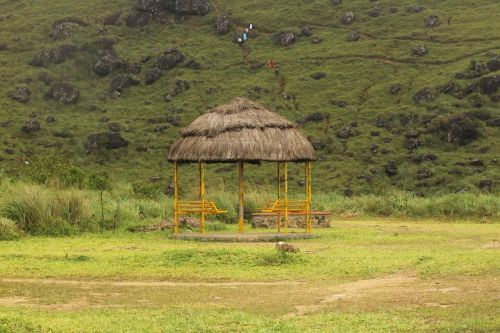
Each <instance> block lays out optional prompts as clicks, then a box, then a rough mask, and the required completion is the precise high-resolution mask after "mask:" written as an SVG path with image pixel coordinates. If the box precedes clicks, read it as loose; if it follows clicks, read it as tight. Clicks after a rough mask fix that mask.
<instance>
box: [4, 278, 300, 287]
mask: <svg viewBox="0 0 500 333" xmlns="http://www.w3.org/2000/svg"><path fill="white" fill-rule="evenodd" d="M0 283H23V284H28V283H29V284H55V285H76V286H115V287H239V286H283V285H300V284H305V282H300V281H277V282H181V281H179V282H177V281H85V280H61V279H10V278H4V279H0Z"/></svg>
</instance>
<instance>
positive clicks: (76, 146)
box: [0, 0, 500, 193]
mask: <svg viewBox="0 0 500 333" xmlns="http://www.w3.org/2000/svg"><path fill="white" fill-rule="evenodd" d="M143 2H145V3H147V1H143ZM153 2H154V1H153ZM334 2H335V1H334ZM418 3H419V4H420V5H421V6H422V7H423V8H422V10H421V11H420V12H418V10H416V8H415V7H412V8H410V9H409V7H410V6H411V5H413V4H415V2H414V1H406V0H404V1H395V0H394V1H366V0H344V1H341V4H340V5H335V4H333V2H332V1H330V0H296V1H270V0H252V1H248V0H232V1H222V0H212V1H211V8H210V12H209V13H208V14H207V15H205V16H196V15H193V16H190V15H185V16H184V17H181V16H180V15H177V16H176V15H174V13H173V8H172V7H173V5H172V1H165V3H164V2H161V4H162V7H161V10H160V11H157V12H155V13H154V15H151V14H149V13H145V12H140V11H136V10H134V9H133V8H134V5H135V4H136V1H134V0H110V1H97V0H86V1H76V0H67V1H54V0H44V1H28V0H15V1H14V0H0V78H1V80H0V137H1V141H0V167H1V168H2V169H4V170H6V172H7V173H9V174H14V175H23V174H26V173H28V172H29V171H30V169H33V167H34V166H35V167H37V166H38V165H39V164H40V163H41V162H40V158H41V157H44V158H45V160H46V159H47V158H50V156H65V157H67V158H68V159H69V160H70V161H71V163H73V164H75V165H77V166H78V167H79V168H82V169H83V170H95V169H106V170H108V171H109V172H111V173H112V174H113V177H114V178H115V179H117V180H123V181H133V182H143V183H146V182H149V181H150V178H151V177H153V178H154V179H160V180H161V179H162V178H161V177H164V180H163V183H164V184H166V185H167V184H168V182H169V180H170V166H169V164H168V163H167V162H166V160H165V156H166V153H167V152H168V149H169V147H170V145H171V144H172V142H173V141H174V140H175V138H176V137H177V134H178V132H179V130H180V128H182V127H183V126H185V125H187V124H189V123H190V122H191V121H192V120H193V119H194V118H196V117H197V116H198V115H200V114H201V113H203V112H205V111H206V110H208V109H209V108H210V107H213V106H215V105H217V104H221V103H224V102H226V101H228V100H229V99H231V98H232V97H234V96H247V97H249V98H251V99H253V100H255V101H257V102H260V103H263V104H265V105H268V106H270V107H272V108H273V109H274V110H276V111H277V112H279V113H280V114H282V115H284V116H286V117H287V118H288V119H291V120H293V121H297V122H299V123H301V124H302V126H303V129H304V131H305V132H306V133H307V135H308V136H309V137H310V140H311V141H312V142H313V143H314V145H315V147H316V149H317V154H318V157H319V159H320V161H319V162H318V163H316V164H315V167H314V184H313V185H314V186H315V187H316V188H317V189H322V190H325V191H343V190H344V189H351V190H352V191H354V193H366V192H373V193H378V192H384V191H388V190H392V189H398V190H405V191H412V192H415V193H430V192H454V191H459V190H464V189H469V190H478V189H482V190H484V191H497V189H495V185H496V184H495V182H496V183H498V181H499V179H500V171H499V166H498V164H497V159H498V158H499V157H500V156H499V155H500V144H499V142H500V135H499V129H498V126H499V125H500V111H499V104H498V101H499V98H500V97H499V96H500V95H499V93H500V91H499V90H498V85H499V81H500V78H499V75H500V73H499V72H498V69H499V62H500V58H499V57H498V56H497V54H500V23H499V21H498V16H499V14H500V4H499V3H498V1H495V0H478V1H474V2H469V1H458V0H443V1H419V2H418ZM163 6H165V7H166V8H167V10H166V11H163V8H164V7H163ZM347 12H352V13H353V14H354V22H352V23H351V24H345V23H342V20H341V18H342V16H343V15H344V14H345V13H347ZM221 14H227V15H228V16H229V17H230V19H231V25H230V31H229V32H228V33H227V34H225V35H219V34H218V33H217V31H216V28H215V22H216V18H217V16H218V15H221ZM431 15H437V16H438V17H439V22H438V23H437V25H435V26H432V27H429V26H426V25H432V24H433V23H435V22H433V18H432V17H431V18H430V19H429V16H431ZM146 21H148V22H147V24H145V23H146ZM104 22H106V23H112V24H111V25H110V24H108V25H104ZM249 23H253V24H254V25H255V27H256V30H255V31H254V32H252V34H251V38H250V40H249V41H247V42H246V43H244V45H242V46H239V45H238V44H237V43H235V42H234V41H233V39H234V36H235V33H237V32H241V31H243V29H244V27H245V26H246V24H249ZM137 24H145V25H142V26H134V27H132V26H131V25H137ZM306 26H307V27H308V28H305V29H303V28H304V27H306ZM281 31H291V32H294V33H295V34H296V39H295V42H294V43H293V44H291V45H289V46H287V47H283V46H279V45H276V43H275V42H274V40H275V38H273V37H275V35H276V34H277V33H279V32H281ZM353 31H357V32H359V35H358V34H357V33H353ZM310 34H311V35H310ZM308 35H310V36H308ZM358 37H359V40H357V41H349V39H357V38H358ZM422 46H424V47H423V48H422ZM172 47H175V48H177V51H166V50H167V49H168V48H172ZM412 49H415V50H414V51H412ZM424 49H425V50H424ZM424 51H426V52H427V53H426V54H425V55H415V54H414V53H425V52H424ZM176 52H180V53H181V54H182V56H181V55H180V54H179V53H176ZM181 58H182V59H181ZM270 58H272V59H274V60H275V61H276V62H278V63H279V64H280V68H281V72H280V76H279V77H275V75H274V72H273V71H272V70H270V69H269V68H267V67H266V66H265V64H266V63H267V61H268V60H269V59H270ZM179 60H180V61H179ZM155 67H160V69H155V70H153V68H155ZM108 72H109V73H108ZM105 74H107V75H105ZM158 77H159V78H158ZM146 78H147V81H148V83H151V82H152V81H154V80H155V79H157V81H155V82H154V83H152V84H146V83H145V80H146ZM61 82H62V83H64V84H61ZM65 84H69V86H68V85H65ZM74 87H76V88H77V89H78V91H77V90H75V89H74ZM96 134H97V135H96ZM110 148H113V149H110ZM44 163H45V164H47V162H44ZM301 168H302V167H301V166H296V167H294V168H292V177H293V179H294V184H295V185H294V186H297V187H299V186H300V185H299V183H298V182H299V180H300V179H301V178H300V177H301V175H300V172H301V170H302V169H301ZM192 169H193V170H191V169H189V168H183V170H181V171H182V172H183V175H184V177H185V178H184V179H185V180H184V181H186V182H187V181H188V180H194V177H195V170H194V168H192ZM274 171H275V166H273V165H266V164H263V165H262V166H260V167H257V166H250V167H249V173H250V177H251V179H253V181H255V182H256V183H258V184H261V183H264V184H265V183H270V182H272V180H273V175H274V173H273V172H274ZM208 172H209V176H211V175H214V174H218V175H219V176H216V177H209V179H210V180H209V182H210V184H209V186H229V187H230V186H233V185H235V184H236V182H235V181H232V180H233V179H234V177H235V175H236V167H234V168H231V167H230V166H229V167H228V166H223V165H222V166H221V165H217V166H210V167H209V171H208ZM222 175H224V176H222ZM159 176H161V177H160V178H158V177H159ZM221 179H223V182H222V183H221ZM220 184H222V185H220ZM497 186H498V184H497Z"/></svg>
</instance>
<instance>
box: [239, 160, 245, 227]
mask: <svg viewBox="0 0 500 333" xmlns="http://www.w3.org/2000/svg"><path fill="white" fill-rule="evenodd" d="M238 167H239V173H240V195H239V197H240V207H239V218H238V224H239V229H240V233H243V231H244V229H245V220H244V218H245V210H244V207H243V161H240V162H239V165H238Z"/></svg>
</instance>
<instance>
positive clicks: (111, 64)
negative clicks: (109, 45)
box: [94, 49, 125, 76]
mask: <svg viewBox="0 0 500 333" xmlns="http://www.w3.org/2000/svg"><path fill="white" fill-rule="evenodd" d="M121 67H125V62H124V61H123V60H121V59H120V58H119V57H118V56H117V55H116V52H115V51H114V50H112V49H111V50H104V51H101V52H99V59H97V62H96V63H95V65H94V72H95V73H96V74H97V75H100V76H106V75H108V74H109V73H111V72H113V71H114V70H117V69H118V68H121Z"/></svg>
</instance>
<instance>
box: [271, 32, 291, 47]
mask: <svg viewBox="0 0 500 333" xmlns="http://www.w3.org/2000/svg"><path fill="white" fill-rule="evenodd" d="M273 41H274V43H275V44H276V45H279V46H282V47H287V46H290V45H292V44H293V43H295V34H294V33H293V32H291V31H281V32H279V33H277V34H275V35H274V36H273Z"/></svg>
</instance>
